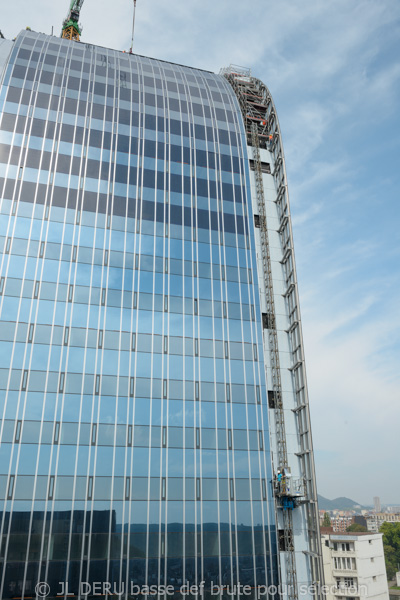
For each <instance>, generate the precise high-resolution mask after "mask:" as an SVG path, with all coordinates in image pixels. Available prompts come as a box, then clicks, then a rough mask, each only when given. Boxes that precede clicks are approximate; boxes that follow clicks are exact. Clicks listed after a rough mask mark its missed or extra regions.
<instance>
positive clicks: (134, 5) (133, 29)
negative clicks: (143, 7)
mask: <svg viewBox="0 0 400 600" xmlns="http://www.w3.org/2000/svg"><path fill="white" fill-rule="evenodd" d="M135 16H136V0H133V21H132V41H131V47H130V48H129V54H132V48H133V38H134V35H135Z"/></svg>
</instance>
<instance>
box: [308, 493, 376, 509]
mask: <svg viewBox="0 0 400 600" xmlns="http://www.w3.org/2000/svg"><path fill="white" fill-rule="evenodd" d="M318 507H319V509H320V510H360V509H361V508H363V509H364V508H366V507H365V506H362V505H361V504H358V503H357V502H354V500H351V499H350V498H335V499H334V500H329V499H328V498H324V496H320V495H319V494H318Z"/></svg>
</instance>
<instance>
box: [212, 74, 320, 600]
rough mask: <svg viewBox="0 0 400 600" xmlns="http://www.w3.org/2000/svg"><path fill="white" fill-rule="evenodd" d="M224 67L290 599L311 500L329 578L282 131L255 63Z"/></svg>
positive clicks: (316, 569) (294, 596) (314, 538)
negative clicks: (255, 269)
mask: <svg viewBox="0 0 400 600" xmlns="http://www.w3.org/2000/svg"><path fill="white" fill-rule="evenodd" d="M221 75H223V76H224V77H225V78H226V79H227V80H228V81H229V83H230V84H231V86H232V87H233V89H234V91H235V94H236V97H237V99H238V101H239V104H240V108H241V111H242V115H243V119H244V124H245V130H246V135H247V143H248V146H250V147H251V156H250V157H249V158H250V166H251V168H252V170H253V171H254V176H255V177H254V178H255V185H256V194H257V207H258V213H259V214H258V215H255V222H256V226H257V227H258V228H259V230H260V241H261V254H262V257H261V258H262V271H263V273H262V275H263V280H264V290H265V297H264V298H263V305H264V306H265V307H266V308H265V310H266V312H265V313H264V314H263V324H264V330H265V334H264V335H265V338H264V346H265V347H266V349H267V348H268V351H269V359H270V373H269V377H268V378H267V380H268V379H269V385H271V384H272V387H273V390H271V400H272V401H271V402H270V403H269V405H270V408H271V412H273V413H274V417H272V415H271V417H272V418H274V423H275V433H276V450H275V452H273V461H274V464H275V465H277V470H276V473H275V476H274V481H273V489H274V498H275V509H276V512H277V517H278V519H277V520H278V523H282V525H283V530H282V531H281V532H280V534H279V542H280V549H281V551H283V552H284V555H285V559H284V560H285V573H286V581H285V582H283V583H286V586H287V590H288V593H287V597H288V599H290V600H298V597H299V594H298V577H297V569H296V552H295V545H294V531H293V511H294V510H295V509H296V508H297V507H299V506H300V505H304V507H305V513H306V525H305V527H306V529H307V531H308V550H307V552H306V554H307V556H308V557H309V566H310V571H311V574H312V578H313V583H314V584H318V583H319V584H320V585H323V565H322V550H321V540H320V533H319V520H318V505H317V491H316V482H315V470H314V457H313V450H312V439H311V430H310V415H309V407H308V394H307V385H306V376H305V366H304V352H303V341H302V332H301V326H300V312H299V301H298V292H297V278H296V270H295V263H294V255H293V238H292V230H291V219H290V211H289V203H288V192H287V183H286V171H285V163H284V155H283V147H282V142H281V133H280V128H279V122H278V119H277V116H276V111H275V106H274V103H273V100H272V97H271V94H270V92H269V90H268V88H267V87H266V86H265V85H264V84H263V83H262V82H261V81H260V80H259V79H256V78H254V77H252V76H251V72H250V70H249V69H244V68H242V67H237V66H233V65H231V66H230V67H228V68H227V69H222V71H221ZM262 150H268V151H269V153H270V154H269V156H270V159H269V160H270V161H271V163H272V164H268V168H267V166H266V163H265V162H262V160H261V151H262ZM270 171H271V172H272V176H273V178H274V180H275V189H276V199H275V204H276V207H277V211H278V218H279V229H278V233H279V234H280V239H281V246H282V260H281V261H280V262H281V264H282V266H283V271H284V276H285V281H286V290H285V293H284V298H285V303H286V307H287V314H288V318H289V323H290V326H289V328H288V330H287V331H286V333H287V335H288V336H289V345H290V349H291V353H292V360H293V363H292V365H291V367H290V371H291V373H292V377H293V384H294V390H295V397H296V403H295V407H294V408H293V407H290V408H291V410H293V412H294V413H295V415H296V429H297V434H298V438H299V439H300V447H299V452H297V453H296V455H297V456H298V458H299V461H300V472H301V479H300V480H298V481H297V482H296V483H294V482H290V484H289V477H290V467H289V464H288V462H289V460H288V452H287V442H286V440H287V438H286V429H285V409H287V408H288V407H285V406H284V403H283V394H282V383H281V367H280V359H279V348H278V333H277V327H276V311H275V299H274V288H273V278H272V262H271V255H270V243H269V236H268V226H267V217H266V203H265V196H264V181H263V174H265V173H268V172H270ZM266 338H267V339H266ZM266 342H268V343H266ZM269 393H270V392H269ZM315 597H320V595H319V594H318V591H316V592H315Z"/></svg>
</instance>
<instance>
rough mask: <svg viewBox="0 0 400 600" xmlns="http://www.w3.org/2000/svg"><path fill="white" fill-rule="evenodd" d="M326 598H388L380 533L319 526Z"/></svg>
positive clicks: (356, 599)
mask: <svg viewBox="0 0 400 600" xmlns="http://www.w3.org/2000/svg"><path fill="white" fill-rule="evenodd" d="M321 531H322V552H323V560H324V572H325V585H327V586H328V588H329V591H328V593H327V596H326V599H327V600H366V599H373V600H389V590H388V584H387V579H386V567H385V559H384V555H383V544H382V534H380V533H365V532H363V533H359V532H352V533H333V532H327V530H326V529H324V528H323V529H322V530H321Z"/></svg>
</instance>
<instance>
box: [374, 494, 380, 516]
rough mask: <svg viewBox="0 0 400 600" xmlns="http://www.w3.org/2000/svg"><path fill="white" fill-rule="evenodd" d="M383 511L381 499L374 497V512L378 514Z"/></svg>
mask: <svg viewBox="0 0 400 600" xmlns="http://www.w3.org/2000/svg"><path fill="white" fill-rule="evenodd" d="M381 510H382V508H381V499H380V498H379V496H374V511H375V512H376V513H380V512H381Z"/></svg>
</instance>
